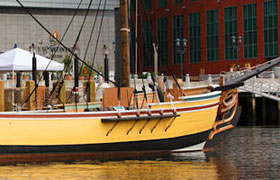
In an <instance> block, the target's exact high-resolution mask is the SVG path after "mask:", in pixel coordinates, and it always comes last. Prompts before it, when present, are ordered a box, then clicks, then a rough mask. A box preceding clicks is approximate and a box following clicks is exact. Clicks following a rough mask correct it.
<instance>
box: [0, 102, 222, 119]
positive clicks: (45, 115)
mask: <svg viewBox="0 0 280 180" xmlns="http://www.w3.org/2000/svg"><path fill="white" fill-rule="evenodd" d="M217 105H219V103H215V104H210V105H205V106H197V107H188V108H181V109H176V111H177V112H183V111H194V110H200V109H206V108H211V107H215V106H217ZM97 112H98V111H97ZM99 112H100V111H99ZM104 112H105V113H98V114H96V113H94V112H93V113H88V112H87V113H49V114H48V113H43V114H41V113H36V114H24V113H23V114H0V118H17V119H19V118H90V117H93V118H95V117H97V118H98V117H112V116H113V117H114V116H118V112H117V111H116V112H114V113H106V111H104ZM150 112H151V113H152V114H159V113H161V110H159V109H157V110H150ZM163 113H173V109H165V110H163ZM136 114H137V111H134V112H121V115H122V116H132V115H136ZM140 114H147V111H140Z"/></svg>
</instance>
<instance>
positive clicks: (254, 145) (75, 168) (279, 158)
mask: <svg viewBox="0 0 280 180" xmlns="http://www.w3.org/2000/svg"><path fill="white" fill-rule="evenodd" d="M217 140H218V142H217V144H215V145H214V146H213V147H214V148H213V149H212V150H211V151H210V152H199V153H179V154H173V155H168V156H164V157H152V158H151V157H150V158H148V159H147V158H138V159H126V160H120V159H119V160H110V161H92V160H90V161H81V162H64V163H61V162H59V163H56V162H52V163H42V164H37V163H34V164H32V163H31V164H30V163H29V164H16V165H5V166H0V180H25V179H28V180H29V179H36V180H66V179H67V180H132V179H133V180H186V179H190V180H192V179H194V180H196V179H203V180H207V179H209V180H216V179H217V180H219V179H221V180H223V179H225V180H228V179H232V180H235V179H236V180H241V179H244V180H249V179H252V180H256V179H261V180H263V179H269V180H271V179H280V173H279V170H280V166H279V164H280V153H279V150H280V129H279V128H276V127H275V128H271V127H270V128H268V127H262V128H260V127H254V128H248V127H246V128H245V127H238V128H235V129H233V130H232V131H231V132H230V133H228V134H224V135H223V136H220V137H219V138H218V139H217Z"/></svg>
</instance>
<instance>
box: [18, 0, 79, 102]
mask: <svg viewBox="0 0 280 180" xmlns="http://www.w3.org/2000/svg"><path fill="white" fill-rule="evenodd" d="M82 2H83V0H81V1H80V2H79V4H78V6H77V8H76V9H75V12H74V14H73V16H72V18H71V20H70V22H69V24H68V26H67V28H66V30H65V32H64V34H63V36H62V38H61V42H62V41H63V40H64V37H65V36H66V34H67V32H68V30H69V28H70V26H71V24H72V22H73V20H74V18H75V16H76V15H77V12H78V10H79V8H80V6H81V4H82ZM59 46H60V44H58V47H57V48H55V49H54V53H53V54H52V55H51V57H50V61H49V62H48V64H47V66H46V69H45V70H44V72H46V71H47V69H48V67H49V65H50V63H51V61H53V58H54V56H55V54H56V53H57V51H58V48H59ZM65 68H66V67H64V70H65ZM64 70H63V71H64ZM41 79H42V78H41V77H40V78H39V80H38V84H39V83H40V81H41ZM56 87H57V85H56ZM56 87H55V88H54V89H56ZM37 88H38V86H35V88H34V89H33V90H32V92H31V93H30V94H29V96H28V97H27V98H26V100H25V101H24V103H23V104H22V106H24V105H25V104H26V103H27V101H28V100H29V99H30V98H31V96H32V94H33V93H34V92H35V91H36V89H37ZM59 89H61V88H59ZM51 96H52V93H51V94H50V95H49V97H51ZM46 99H49V98H46ZM45 101H46V100H45ZM44 104H45V102H44Z"/></svg>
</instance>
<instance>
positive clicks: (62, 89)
mask: <svg viewBox="0 0 280 180" xmlns="http://www.w3.org/2000/svg"><path fill="white" fill-rule="evenodd" d="M57 83H58V84H57ZM53 86H54V87H56V92H57V91H59V92H58V100H59V103H60V104H65V103H66V101H67V99H66V91H65V83H64V82H63V83H62V82H55V83H54V84H53Z"/></svg>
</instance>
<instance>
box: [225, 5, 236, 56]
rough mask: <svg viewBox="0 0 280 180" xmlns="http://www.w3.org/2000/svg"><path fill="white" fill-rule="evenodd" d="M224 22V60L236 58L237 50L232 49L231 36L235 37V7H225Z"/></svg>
mask: <svg viewBox="0 0 280 180" xmlns="http://www.w3.org/2000/svg"><path fill="white" fill-rule="evenodd" d="M224 20H225V59H226V60H232V59H236V58H237V49H235V48H233V45H232V36H235V37H237V11H236V7H227V8H225V11H224Z"/></svg>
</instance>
